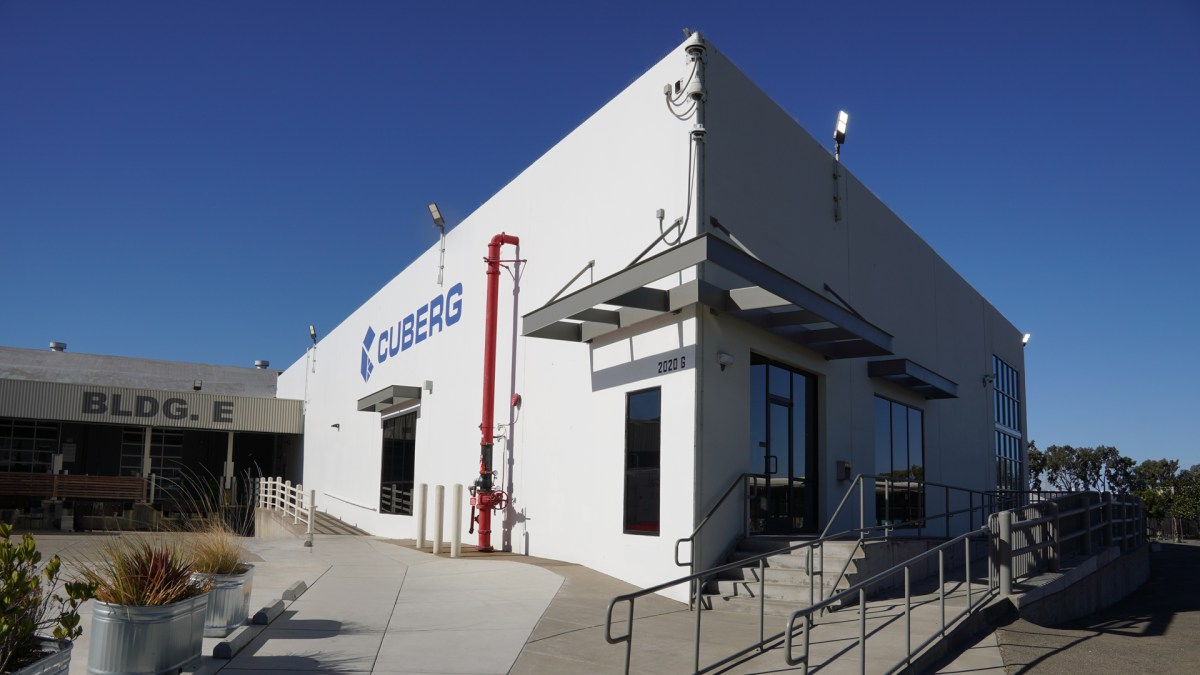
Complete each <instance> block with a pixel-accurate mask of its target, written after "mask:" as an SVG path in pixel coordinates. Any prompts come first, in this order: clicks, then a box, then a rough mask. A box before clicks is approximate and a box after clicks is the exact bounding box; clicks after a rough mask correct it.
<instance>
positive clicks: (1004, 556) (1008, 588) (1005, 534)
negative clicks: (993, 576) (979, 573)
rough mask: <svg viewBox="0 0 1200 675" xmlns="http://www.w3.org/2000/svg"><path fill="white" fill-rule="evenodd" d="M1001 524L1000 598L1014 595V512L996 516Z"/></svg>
mask: <svg viewBox="0 0 1200 675" xmlns="http://www.w3.org/2000/svg"><path fill="white" fill-rule="evenodd" d="M996 516H997V520H998V521H999V523H1000V544H999V545H1000V550H999V551H998V553H999V556H998V557H999V558H1000V560H999V568H1000V570H999V573H1000V597H1002V598H1007V597H1009V596H1010V595H1012V511H1001V512H1000V513H998V514H996Z"/></svg>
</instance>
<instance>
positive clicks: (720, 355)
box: [717, 352, 733, 371]
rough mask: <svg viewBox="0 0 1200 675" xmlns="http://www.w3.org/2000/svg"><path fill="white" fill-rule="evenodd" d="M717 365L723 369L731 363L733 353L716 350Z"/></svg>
mask: <svg viewBox="0 0 1200 675" xmlns="http://www.w3.org/2000/svg"><path fill="white" fill-rule="evenodd" d="M717 365H719V366H721V370H722V371H724V370H725V366H732V365H733V354H727V353H725V352H717Z"/></svg>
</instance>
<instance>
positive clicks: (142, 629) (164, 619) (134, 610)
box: [87, 593, 208, 675]
mask: <svg viewBox="0 0 1200 675" xmlns="http://www.w3.org/2000/svg"><path fill="white" fill-rule="evenodd" d="M93 602H94V607H93V608H92V631H91V633H90V634H89V642H90V645H89V649H88V664H87V672H88V675H116V674H117V673H125V674H126V675H168V674H170V673H176V672H178V671H179V670H180V669H182V668H186V667H189V666H192V665H194V664H197V663H199V661H200V651H201V649H202V648H203V646H204V612H205V610H206V609H207V608H208V593H204V594H201V595H198V596H196V597H194V598H189V599H187V600H181V601H180V602H176V603H172V604H170V605H161V606H151V607H138V606H133V605H112V604H109V603H107V602H100V601H99V600H95V601H93Z"/></svg>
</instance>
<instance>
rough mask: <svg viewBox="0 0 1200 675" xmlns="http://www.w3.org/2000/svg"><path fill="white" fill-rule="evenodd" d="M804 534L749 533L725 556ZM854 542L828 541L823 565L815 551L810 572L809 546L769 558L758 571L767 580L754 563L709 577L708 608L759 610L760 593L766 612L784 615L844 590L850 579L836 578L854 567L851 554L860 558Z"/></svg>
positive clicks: (766, 548)
mask: <svg viewBox="0 0 1200 675" xmlns="http://www.w3.org/2000/svg"><path fill="white" fill-rule="evenodd" d="M805 541H806V540H805V539H802V538H780V537H750V538H747V539H742V540H741V541H739V542H738V543H737V546H736V547H735V548H734V550H733V551H732V552H731V554H730V556H729V562H734V561H738V560H746V559H748V558H753V557H754V556H757V555H760V554H762V553H767V552H770V551H775V550H779V549H782V548H788V547H790V546H794V545H797V544H801V543H804V542H805ZM856 544H857V542H855V541H831V542H826V543H825V545H824V549H825V551H824V561H823V563H824V569H825V570H826V571H827V573H822V560H821V557H820V554H819V553H818V551H817V550H814V551H813V559H812V565H813V571H812V575H811V581H812V585H810V575H809V569H808V548H802V549H799V550H796V551H789V552H782V553H777V554H774V555H771V556H769V557H768V558H767V559H766V567H765V568H764V569H763V570H761V571H763V572H765V573H766V576H765V583H762V582H763V579H760V578H759V574H760V569H759V565H758V563H757V562H753V563H749V564H748V565H747V566H746V567H741V568H738V569H734V570H731V571H728V572H725V573H723V574H722V575H721V576H720V577H719V578H717V579H713V580H710V581H709V582H708V584H707V585H706V587H705V596H706V602H705V604H706V606H709V607H711V608H712V609H719V610H727V611H734V612H750V613H757V612H758V611H759V605H760V603H759V593H760V590H761V591H762V594H763V599H764V600H765V602H763V603H762V604H763V606H764V610H765V612H766V614H767V615H769V616H787V615H788V614H791V613H792V612H793V611H794V610H796V609H797V608H798V607H804V606H807V605H808V604H809V601H810V599H811V600H812V601H813V602H820V601H821V599H822V598H824V597H826V596H828V595H829V594H830V592H831V590H832V589H833V586H834V584H835V583H836V584H837V586H839V587H841V588H846V587H848V585H849V584H850V583H852V582H850V581H849V580H848V579H846V578H843V579H842V580H841V581H840V582H838V581H837V579H836V577H837V575H838V572H840V571H841V570H842V567H843V566H845V565H846V564H847V561H848V560H849V561H850V562H849V566H848V568H847V574H850V573H853V572H855V571H856V564H855V560H851V556H854V557H855V558H861V557H862V551H858V552H857V553H856V552H855V547H856Z"/></svg>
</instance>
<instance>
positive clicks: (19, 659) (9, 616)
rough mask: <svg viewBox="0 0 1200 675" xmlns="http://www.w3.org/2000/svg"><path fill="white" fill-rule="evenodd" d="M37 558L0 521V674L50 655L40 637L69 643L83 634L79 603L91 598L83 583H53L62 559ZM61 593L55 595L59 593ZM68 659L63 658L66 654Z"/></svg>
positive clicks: (30, 545) (26, 541)
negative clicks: (45, 560)
mask: <svg viewBox="0 0 1200 675" xmlns="http://www.w3.org/2000/svg"><path fill="white" fill-rule="evenodd" d="M41 562H42V554H41V552H39V551H38V550H37V544H36V543H35V542H34V540H33V537H31V536H29V535H28V534H26V535H24V537H22V539H21V541H20V543H18V542H15V541H13V539H12V525H10V524H8V523H0V672H2V673H7V672H10V671H13V670H17V669H18V668H21V667H24V666H26V665H29V664H30V663H34V662H36V661H38V660H39V659H42V658H44V657H45V656H47V655H48V654H50V653H52V652H53V651H55V650H53V649H50V650H48V649H47V646H46V643H47V640H46V639H45V637H39V635H40V634H42V633H45V632H47V631H48V632H49V634H50V635H53V636H54V638H55V639H56V640H74V639H75V638H77V637H79V636H80V635H82V634H83V629H82V628H81V627H80V626H79V605H80V604H82V603H83V602H84V601H85V600H87V599H88V598H90V597H92V592H93V591H94V586H93V585H92V584H90V583H89V582H86V581H70V582H66V583H64V584H61V586H60V584H59V575H60V574H61V573H62V561H61V560H60V559H59V557H58V556H54V557H52V558H51V559H50V560H49V561H48V562H47V563H46V564H45V565H42V564H41ZM60 591H61V593H60ZM68 658H69V655H68Z"/></svg>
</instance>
